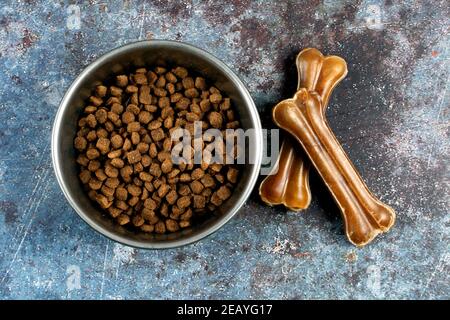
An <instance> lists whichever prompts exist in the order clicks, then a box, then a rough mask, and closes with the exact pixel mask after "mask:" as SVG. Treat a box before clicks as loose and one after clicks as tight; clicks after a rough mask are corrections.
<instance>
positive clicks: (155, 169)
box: [149, 163, 162, 178]
mask: <svg viewBox="0 0 450 320" xmlns="http://www.w3.org/2000/svg"><path fill="white" fill-rule="evenodd" d="M149 171H150V174H152V175H153V176H154V177H157V178H158V177H159V176H160V175H161V173H162V172H161V168H160V166H159V164H157V163H152V164H151V165H150V170H149Z"/></svg>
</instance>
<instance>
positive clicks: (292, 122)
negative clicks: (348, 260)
mask: <svg viewBox="0 0 450 320" xmlns="http://www.w3.org/2000/svg"><path fill="white" fill-rule="evenodd" d="M272 116H273V120H274V121H275V123H276V124H277V125H278V126H279V127H280V128H282V129H284V130H286V131H288V132H289V133H290V134H291V135H292V136H293V137H295V138H296V139H297V140H298V142H300V144H301V145H302V146H303V148H304V150H305V152H306V154H307V155H308V157H309V159H310V160H311V162H312V164H313V165H314V167H315V168H316V169H317V171H318V172H319V174H320V176H321V177H322V179H323V181H324V182H325V184H326V186H327V187H328V189H329V190H330V192H331V194H332V195H333V197H334V199H335V201H336V203H337V205H338V207H339V208H340V210H341V213H342V216H343V218H344V223H345V232H346V234H347V237H348V239H349V241H350V242H351V243H353V244H354V245H356V246H363V245H366V244H367V243H369V242H370V241H372V240H373V239H374V238H375V237H376V236H377V235H378V234H379V233H381V232H386V231H388V230H389V229H390V228H391V227H392V225H393V224H394V221H395V213H394V210H393V209H392V208H390V207H389V206H387V205H385V204H384V203H382V202H381V201H380V200H378V199H377V198H376V197H375V196H374V195H373V194H372V193H371V192H370V191H369V189H368V188H367V186H366V185H365V184H364V182H363V180H362V178H361V176H360V175H359V174H358V172H357V171H356V169H355V167H354V166H353V164H352V163H351V161H350V160H349V158H348V157H347V155H346V154H345V152H344V150H343V149H342V147H341V145H340V144H339V142H338V141H337V139H336V137H335V136H334V134H333V132H332V131H331V129H330V127H329V126H328V123H327V121H326V120H325V116H324V113H323V109H322V102H321V98H320V95H319V94H318V93H316V92H308V90H306V89H300V90H299V91H297V93H296V94H295V96H294V98H292V99H287V100H284V101H282V102H280V103H279V104H277V105H276V106H275V107H274V109H273V113H272Z"/></svg>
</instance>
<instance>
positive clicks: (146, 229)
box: [141, 224, 155, 233]
mask: <svg viewBox="0 0 450 320" xmlns="http://www.w3.org/2000/svg"><path fill="white" fill-rule="evenodd" d="M141 230H142V231H144V232H147V233H151V232H153V230H155V227H154V226H153V225H151V224H143V225H142V226H141Z"/></svg>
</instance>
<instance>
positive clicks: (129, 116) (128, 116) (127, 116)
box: [122, 111, 135, 124]
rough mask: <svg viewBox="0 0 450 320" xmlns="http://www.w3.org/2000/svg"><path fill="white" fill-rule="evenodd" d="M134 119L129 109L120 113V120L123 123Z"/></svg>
mask: <svg viewBox="0 0 450 320" xmlns="http://www.w3.org/2000/svg"><path fill="white" fill-rule="evenodd" d="M134 119H135V116H134V113H132V112H130V111H125V112H124V113H123V114H122V122H123V123H125V124H128V123H131V122H133V121H134Z"/></svg>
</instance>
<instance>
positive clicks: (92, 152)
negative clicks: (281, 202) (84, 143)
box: [86, 148, 100, 160]
mask: <svg viewBox="0 0 450 320" xmlns="http://www.w3.org/2000/svg"><path fill="white" fill-rule="evenodd" d="M86 156H87V158H88V159H89V160H92V159H97V158H98V157H100V152H98V150H97V149H95V148H90V149H88V151H87V152H86Z"/></svg>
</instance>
